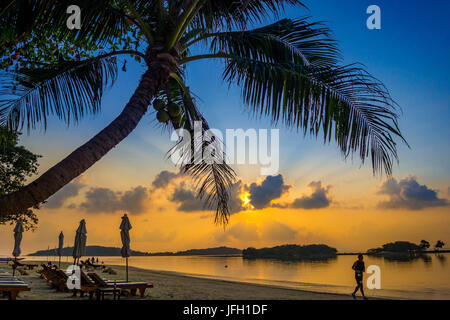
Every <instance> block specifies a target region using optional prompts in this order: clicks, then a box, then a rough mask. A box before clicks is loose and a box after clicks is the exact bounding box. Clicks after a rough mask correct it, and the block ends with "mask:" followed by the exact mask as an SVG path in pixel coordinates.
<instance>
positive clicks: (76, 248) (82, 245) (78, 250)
mask: <svg viewBox="0 0 450 320" xmlns="http://www.w3.org/2000/svg"><path fill="white" fill-rule="evenodd" d="M86 234H87V231H86V221H84V219H83V220H81V221H80V225H79V226H78V229H77V233H76V234H75V243H74V245H73V253H72V256H73V259H74V261H73V263H74V264H75V262H76V260H77V259H78V262H80V258H81V257H82V256H84V255H86V240H87V235H86Z"/></svg>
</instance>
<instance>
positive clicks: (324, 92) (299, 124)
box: [224, 57, 406, 175]
mask: <svg viewBox="0 0 450 320" xmlns="http://www.w3.org/2000/svg"><path fill="white" fill-rule="evenodd" d="M224 77H225V79H227V80H228V81H229V82H230V83H236V84H237V85H238V86H240V87H241V88H242V96H243V99H244V102H245V103H246V104H248V105H249V106H250V110H251V111H252V112H254V113H256V114H259V115H264V116H268V117H270V118H271V120H272V121H273V122H274V123H277V122H279V121H282V122H283V123H284V124H285V125H286V126H288V127H296V128H297V129H302V130H303V131H304V133H305V134H306V133H307V132H308V131H309V133H310V134H311V135H313V136H318V135H319V133H320V132H322V134H323V138H324V141H327V140H328V141H330V140H331V138H332V136H334V139H335V140H336V142H337V143H338V145H339V147H340V149H341V151H342V152H343V154H344V155H345V156H348V155H349V154H350V153H354V152H358V153H359V156H360V158H361V160H362V162H364V160H365V159H366V158H368V157H371V160H372V167H373V171H374V174H375V173H378V172H380V171H383V169H384V171H385V172H386V174H388V175H390V174H391V173H392V164H393V161H394V160H397V159H398V156H397V151H396V142H395V140H394V137H399V138H400V139H402V140H403V141H405V140H404V138H403V136H402V134H401V133H400V130H399V127H398V114H397V111H398V110H397V109H398V108H397V105H396V103H395V102H394V101H393V99H392V98H391V96H390V94H389V92H388V91H387V89H386V88H385V87H384V85H383V84H382V83H381V82H379V81H378V80H377V79H375V78H374V77H373V76H371V75H370V74H369V73H367V72H366V71H365V70H364V69H363V68H361V67H360V66H358V65H349V66H341V67H326V68H315V67H313V68H309V67H305V66H304V65H295V64H286V63H269V62H263V61H258V60H252V59H249V58H242V57H234V58H231V59H229V60H228V63H227V66H226V69H225V72H224ZM405 142H406V141H405Z"/></svg>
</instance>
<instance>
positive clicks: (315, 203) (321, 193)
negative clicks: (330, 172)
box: [289, 181, 331, 209]
mask: <svg viewBox="0 0 450 320" xmlns="http://www.w3.org/2000/svg"><path fill="white" fill-rule="evenodd" d="M308 187H309V188H311V190H312V193H311V195H310V196H307V195H303V196H302V197H301V198H297V199H295V200H294V201H293V202H292V203H291V204H290V205H289V207H291V208H295V209H300V208H301V209H322V208H326V207H328V206H329V205H330V203H331V200H330V198H329V197H328V192H329V190H330V188H331V186H326V187H322V182H321V181H313V182H311V183H310V184H308Z"/></svg>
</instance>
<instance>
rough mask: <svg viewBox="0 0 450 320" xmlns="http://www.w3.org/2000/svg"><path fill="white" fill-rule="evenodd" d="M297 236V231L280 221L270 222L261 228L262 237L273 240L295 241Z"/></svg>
mask: <svg viewBox="0 0 450 320" xmlns="http://www.w3.org/2000/svg"><path fill="white" fill-rule="evenodd" d="M296 236H297V231H295V230H294V229H292V228H291V227H289V226H287V225H285V224H283V223H279V222H272V223H268V224H265V225H263V226H262V228H261V237H262V238H264V239H269V240H271V241H282V242H287V241H294V240H295V238H296Z"/></svg>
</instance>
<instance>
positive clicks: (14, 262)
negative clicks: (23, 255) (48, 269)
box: [13, 260, 38, 270]
mask: <svg viewBox="0 0 450 320" xmlns="http://www.w3.org/2000/svg"><path fill="white" fill-rule="evenodd" d="M37 266H38V265H37V264H31V263H21V262H19V261H16V260H13V268H17V267H24V268H25V269H28V270H33V269H34V268H36V267H37Z"/></svg>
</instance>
